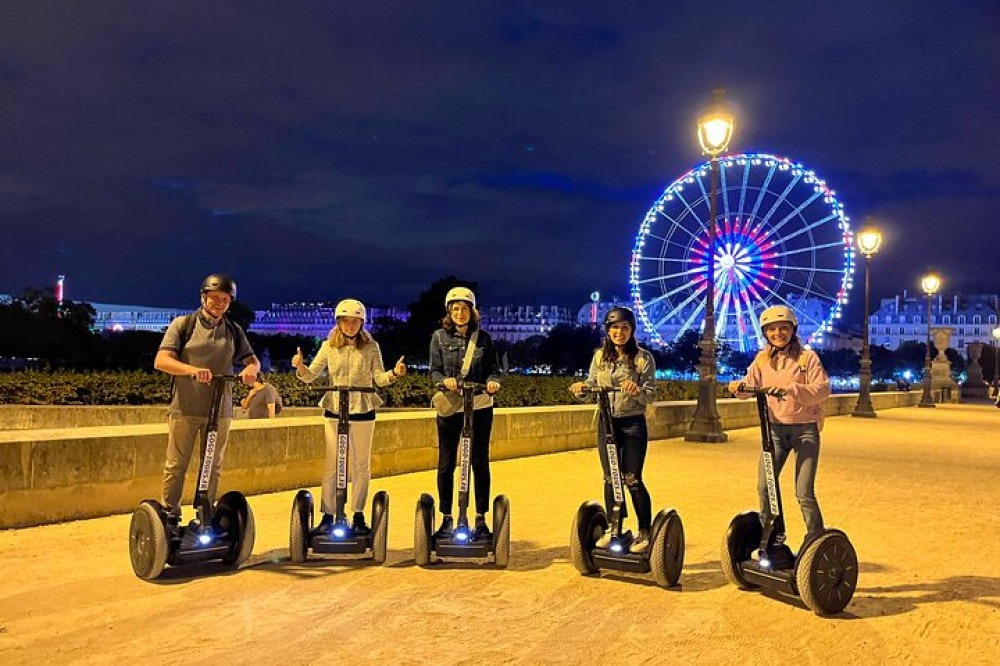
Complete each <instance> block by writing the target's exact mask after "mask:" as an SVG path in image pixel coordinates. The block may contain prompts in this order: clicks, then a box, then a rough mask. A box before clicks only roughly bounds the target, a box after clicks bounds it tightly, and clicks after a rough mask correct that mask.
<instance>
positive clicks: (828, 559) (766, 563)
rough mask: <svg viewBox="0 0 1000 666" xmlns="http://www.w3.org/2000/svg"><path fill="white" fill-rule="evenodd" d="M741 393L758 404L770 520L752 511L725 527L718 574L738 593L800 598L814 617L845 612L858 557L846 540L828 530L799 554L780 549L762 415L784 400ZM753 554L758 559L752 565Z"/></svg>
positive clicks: (778, 512) (781, 523)
mask: <svg viewBox="0 0 1000 666" xmlns="http://www.w3.org/2000/svg"><path fill="white" fill-rule="evenodd" d="M739 391H740V392H741V393H752V394H754V395H755V396H756V398H757V413H758V416H759V417H760V434H761V445H762V450H763V459H764V474H765V477H766V480H767V497H768V502H769V504H770V508H771V516H770V517H769V518H768V519H767V520H766V521H764V522H763V523H762V522H761V518H760V514H759V513H758V512H756V511H747V512H745V513H741V514H739V515H738V516H736V517H735V518H733V520H732V522H731V523H730V524H729V530H728V531H727V532H726V536H725V538H724V539H723V540H722V554H721V560H722V571H723V572H724V573H725V575H726V578H727V579H728V580H729V582H730V583H732V584H734V585H736V586H737V587H739V588H740V589H742V590H750V589H754V588H757V587H763V588H766V589H768V590H772V591H775V592H779V593H782V594H787V595H791V596H798V597H801V599H802V601H803V602H805V604H806V606H808V607H809V608H810V609H811V610H812V611H813V612H815V613H816V614H818V615H832V614H835V613H839V612H840V611H842V610H844V608H845V607H846V606H847V604H848V603H850V601H851V597H853V596H854V590H855V589H856V588H857V583H858V556H857V554H856V553H855V552H854V546H853V545H851V542H850V540H849V539H848V538H847V535H846V534H844V533H843V532H841V531H840V530H833V529H827V530H823V531H822V532H820V533H818V534H814V535H811V536H809V537H807V538H806V540H805V542H804V543H803V544H802V548H801V549H800V550H799V552H798V554H797V555H796V554H795V553H793V552H792V550H791V549H790V548H789V547H788V546H787V545H785V544H784V543H782V541H783V539H784V534H785V518H784V514H783V511H782V506H781V487H780V485H779V483H778V475H777V474H776V473H775V469H774V443H773V442H772V441H771V423H770V420H769V419H768V415H767V396H768V395H773V396H775V397H777V398H778V399H779V400H781V399H783V398H784V394H785V392H784V391H783V390H782V389H774V388H768V389H759V388H754V387H749V386H744V385H742V384H741V385H740V387H739ZM755 553H756V555H757V559H753V555H754V554H755Z"/></svg>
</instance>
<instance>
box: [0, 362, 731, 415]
mask: <svg viewBox="0 0 1000 666" xmlns="http://www.w3.org/2000/svg"><path fill="white" fill-rule="evenodd" d="M267 381H268V382H270V383H271V384H273V385H274V386H275V387H276V388H277V389H278V391H279V392H280V393H281V398H282V402H283V403H284V405H285V406H287V407H310V406H313V405H316V404H317V403H318V402H319V399H320V396H319V394H318V393H317V392H316V391H314V390H311V389H310V387H309V385H308V384H306V383H304V382H302V381H300V380H299V379H298V378H297V377H296V376H295V375H294V374H291V373H269V374H268V375H267ZM322 381H324V379H323V378H321V379H318V380H317V382H322ZM574 381H577V379H576V378H573V377H542V376H537V375H532V376H521V375H511V376H509V377H505V378H504V380H503V389H502V390H501V391H500V393H498V394H497V397H496V404H497V406H498V407H531V406H536V405H570V404H577V401H576V400H575V399H574V398H573V396H572V395H570V393H569V391H568V387H569V385H570V384H572V383H573V382H574ZM656 384H657V386H656V389H657V390H656V399H657V400H694V399H695V398H696V397H697V395H698V383H697V382H693V381H659V382H657V383H656ZM717 388H718V395H719V396H720V397H723V396H724V395H726V392H725V387H724V386H722V385H719V386H718V387H717ZM248 390H249V389H248V387H246V386H243V385H238V386H236V387H235V389H234V395H235V397H236V399H240V398H242V397H243V396H245V395H246V393H247V391H248ZM434 390H435V389H434V388H433V387H432V386H431V381H430V377H428V376H427V375H417V374H412V373H411V374H408V375H406V376H404V377H402V378H400V379H399V380H398V381H396V382H395V383H394V384H392V385H391V386H388V387H386V388H384V389H383V390H382V397H383V399H384V400H385V405H386V407H428V406H429V405H430V400H431V396H432V395H433V394H434ZM169 398H170V378H169V377H168V376H166V375H164V374H161V373H150V372H145V371H141V370H135V371H122V372H76V371H57V372H42V371H28V372H12V373H0V403H2V404H18V405H156V404H166V402H167V401H168V400H169Z"/></svg>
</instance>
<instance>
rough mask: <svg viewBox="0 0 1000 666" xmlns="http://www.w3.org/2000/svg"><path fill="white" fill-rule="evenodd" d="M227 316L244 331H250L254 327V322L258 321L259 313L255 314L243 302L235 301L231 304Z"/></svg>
mask: <svg viewBox="0 0 1000 666" xmlns="http://www.w3.org/2000/svg"><path fill="white" fill-rule="evenodd" d="M226 316H227V317H229V320H230V321H232V322H235V323H237V324H239V325H240V328H242V329H243V330H244V331H249V330H250V327H251V326H253V323H254V321H256V319H257V313H255V312H254V311H253V310H252V309H251V308H250V306H249V305H247V304H246V303H244V302H243V301H241V300H238V299H234V300H233V302H232V303H230V304H229V310H228V312H226Z"/></svg>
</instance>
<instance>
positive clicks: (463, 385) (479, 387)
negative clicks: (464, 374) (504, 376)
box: [437, 379, 493, 395]
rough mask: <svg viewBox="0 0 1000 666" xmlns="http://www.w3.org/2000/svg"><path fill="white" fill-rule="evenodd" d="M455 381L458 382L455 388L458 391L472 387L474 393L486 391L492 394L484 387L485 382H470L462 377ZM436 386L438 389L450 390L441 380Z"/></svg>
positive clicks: (485, 385)
mask: <svg viewBox="0 0 1000 666" xmlns="http://www.w3.org/2000/svg"><path fill="white" fill-rule="evenodd" d="M456 381H457V383H458V386H457V388H458V390H459V391H461V390H463V389H473V390H474V391H475V392H476V393H488V394H489V395H493V394H492V393H490V392H489V390H488V389H487V388H486V387H487V384H481V383H479V382H470V381H465V380H462V379H459V380H456ZM437 388H438V390H439V391H450V390H451V389H449V388H448V387H447V386H445V385H444V383H443V382H442V383H440V384H438V385H437Z"/></svg>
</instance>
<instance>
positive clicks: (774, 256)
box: [766, 240, 844, 259]
mask: <svg viewBox="0 0 1000 666" xmlns="http://www.w3.org/2000/svg"><path fill="white" fill-rule="evenodd" d="M843 246H844V241H843V240H838V241H834V242H832V243H823V244H821V245H813V246H811V247H800V248H798V249H797V250H786V251H785V252H774V253H771V252H768V253H767V255H766V257H767V258H768V259H777V258H779V257H790V256H792V255H793V254H802V253H803V252H815V251H816V250H825V249H826V248H828V247H843Z"/></svg>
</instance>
